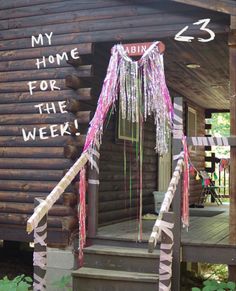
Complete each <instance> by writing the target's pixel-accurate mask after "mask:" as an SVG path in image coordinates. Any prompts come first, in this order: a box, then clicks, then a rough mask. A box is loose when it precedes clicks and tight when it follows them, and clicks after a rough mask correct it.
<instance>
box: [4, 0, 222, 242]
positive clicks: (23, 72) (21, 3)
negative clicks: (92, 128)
mask: <svg viewBox="0 0 236 291" xmlns="http://www.w3.org/2000/svg"><path fill="white" fill-rule="evenodd" d="M143 3H144V2H143V1H141V0H135V1H132V0H125V1H123V0H122V1H121V0H112V1H110V0H102V1H98V0H97V1H94V0H93V1H90V0H89V1H82V0H51V1H46V0H34V1H29V0H18V1H15V0H8V1H5V0H0V9H1V10H0V185H1V186H0V187H1V188H0V203H1V204H0V239H11V240H29V239H32V238H31V237H29V236H27V234H26V233H25V223H26V220H27V217H28V216H29V215H30V213H32V209H33V208H32V205H33V198H34V197H36V196H46V195H47V194H48V193H49V191H50V190H51V189H52V188H53V186H54V185H55V184H56V182H57V181H58V180H59V179H60V178H61V176H62V175H63V173H64V171H65V170H66V169H67V168H68V167H69V166H70V165H71V163H72V161H71V159H70V158H72V157H73V158H76V157H77V156H78V155H79V153H80V151H81V147H82V146H83V142H84V136H83V135H81V136H79V137H73V136H62V137H56V138H50V139H41V140H40V139H38V138H36V141H29V142H27V143H26V142H24V140H23V138H22V136H21V130H22V128H26V129H27V130H28V129H32V128H33V127H36V128H39V127H41V126H47V125H53V124H63V123H64V122H67V121H71V122H73V120H74V119H75V118H77V119H78V122H79V125H80V128H81V132H82V134H84V133H85V132H86V128H87V125H88V122H89V120H90V119H91V114H92V113H91V111H93V110H94V107H93V105H94V104H93V96H94V95H96V96H98V94H97V93H98V89H99V86H100V81H99V78H98V79H97V78H95V79H93V80H92V79H91V78H89V77H90V76H91V75H92V74H95V75H96V74H97V72H94V71H93V68H92V67H91V64H92V63H91V59H90V58H88V57H87V56H88V55H90V54H91V53H92V43H96V42H117V41H122V40H147V39H151V40H153V39H156V38H157V37H158V39H161V38H165V37H173V36H174V35H175V34H176V33H177V32H178V31H179V30H180V29H182V28H183V27H184V26H186V25H189V23H193V19H194V20H197V19H202V18H207V17H208V14H207V11H205V10H202V9H198V8H194V7H191V6H184V5H181V4H179V5H169V3H166V1H154V0H148V1H145V5H144V4H143ZM183 9H184V10H183ZM183 11H184V13H183ZM214 20H216V21H215V22H214V23H215V24H213V25H214V31H215V32H216V33H217V32H219V31H222V27H223V26H221V25H220V24H219V23H220V22H221V15H218V14H215V15H214ZM217 20H219V22H217ZM223 28H224V27H223ZM50 32H53V37H52V45H50V46H49V45H48V44H46V43H45V44H44V45H43V46H36V47H34V48H32V47H31V36H32V35H35V36H36V35H37V34H39V33H50ZM188 32H189V33H190V34H191V33H193V34H194V33H196V31H194V29H192V28H189V31H188ZM75 47H76V48H78V50H79V53H80V55H82V56H85V57H84V58H83V57H82V64H81V65H80V66H79V67H73V66H71V64H68V63H66V62H65V61H63V62H62V64H61V65H60V66H58V65H57V64H55V63H54V64H49V65H48V66H47V68H44V69H40V70H37V69H36V66H35V61H36V58H42V57H43V56H45V57H46V58H47V57H48V56H50V55H55V54H56V53H62V52H64V51H66V52H69V51H70V50H71V49H74V48H75ZM96 61H97V62H98V63H99V62H100V64H104V62H103V59H102V58H101V57H99V56H98V57H97V60H96ZM98 71H99V68H98ZM68 76H69V77H68ZM49 79H54V80H56V82H57V83H56V84H57V86H59V87H60V88H61V89H60V91H48V90H47V91H44V92H42V91H40V90H39V87H38V86H37V87H36V89H35V91H34V94H33V95H30V94H29V91H28V86H27V82H28V81H33V80H38V81H40V80H49ZM65 80H66V81H65ZM92 87H93V89H94V90H91V88H92ZM67 99H69V100H72V99H73V100H77V101H79V103H80V105H81V107H79V109H78V106H75V107H77V109H76V110H75V111H73V113H72V112H69V113H66V114H60V113H57V114H50V115H48V114H42V115H40V114H38V113H37V112H36V110H35V107H34V105H36V104H37V103H42V102H57V101H64V100H67ZM73 102H74V101H73ZM74 104H75V102H74ZM86 105H89V106H86ZM83 106H84V107H83ZM46 132H47V133H46V134H48V129H46ZM69 145H70V146H72V148H73V147H74V148H73V150H71V148H70V147H68V146H69ZM105 146H111V144H105ZM75 147H77V149H75ZM119 150H121V149H119ZM120 154H121V152H120ZM147 159H151V161H150V163H149V162H147V168H148V167H152V171H153V172H152V171H151V172H152V175H153V177H152V179H151V181H154V164H155V163H156V162H154V160H152V158H151V156H147ZM104 162H105V160H104V161H102V163H104ZM108 164H109V163H106V162H105V166H106V169H108ZM109 167H115V166H114V163H113V164H110V166H109ZM145 170H146V169H145V165H144V172H145ZM119 179H121V177H119ZM145 179H146V178H145ZM117 182H118V180H117ZM106 183H107V182H106V181H105V180H103V181H102V184H101V187H105V189H103V191H104V192H105V191H107V192H108V193H110V194H109V195H110V196H109V195H105V194H104V195H103V196H104V197H105V196H106V197H113V196H112V195H115V197H117V196H116V195H121V194H120V193H121V192H122V191H123V189H122V188H119V189H116V193H115V192H114V189H108V188H106V186H109V185H106ZM145 183H146V186H145V187H146V189H148V191H149V190H150V191H151V190H153V188H155V189H156V187H154V184H153V182H149V179H147V180H145ZM107 184H109V183H107ZM121 184H122V185H123V183H120V185H121ZM155 186H156V185H155ZM101 189H102V188H101ZM119 191H121V192H119ZM101 193H102V191H101ZM114 193H115V194H114ZM148 193H149V192H148ZM148 195H149V194H148ZM148 195H147V197H149V196H148ZM101 197H102V196H101ZM115 197H114V199H117V198H115ZM119 197H120V198H119V199H117V200H122V198H121V196H119ZM104 199H105V198H104ZM149 202H150V200H149V198H147V202H145V203H146V205H147V207H149V206H148V205H149ZM74 203H75V196H74V190H73V187H70V189H68V191H67V193H66V194H65V195H64V196H63V197H62V199H60V200H59V201H58V203H57V204H58V206H59V205H61V208H60V211H59V208H58V206H57V207H56V206H55V208H54V210H52V212H51V213H50V215H49V224H48V225H49V227H50V229H51V232H50V233H49V238H50V240H51V241H52V242H58V243H67V242H68V237H69V236H68V233H69V232H70V229H72V228H73V227H74V224H75V223H76V220H75V219H73V215H72V211H73V206H72V207H71V205H74ZM101 203H105V200H101ZM109 203H110V204H106V211H105V204H102V206H101V209H104V211H102V212H101V211H100V212H101V216H100V222H104V221H111V220H114V219H116V218H117V219H121V218H123V217H124V215H123V214H119V215H118V214H117V215H114V214H113V213H114V211H115V207H114V205H113V206H112V205H111V202H109ZM122 203H123V202H122ZM113 204H114V203H113ZM25 205H26V207H25V208H24V207H23V206H25ZM119 207H120V206H119ZM122 207H123V205H122ZM24 209H25V210H24ZM119 209H120V208H119ZM119 209H117V208H116V211H120V210H119ZM148 210H149V208H148ZM105 213H106V215H105ZM133 213H134V212H132V215H133ZM114 216H115V217H114ZM6 229H7V230H8V231H6Z"/></svg>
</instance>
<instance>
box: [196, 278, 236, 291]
mask: <svg viewBox="0 0 236 291" xmlns="http://www.w3.org/2000/svg"><path fill="white" fill-rule="evenodd" d="M203 285H204V287H203V288H202V289H200V288H197V287H193V288H192V291H226V290H227V291H236V284H235V283H234V282H218V281H216V280H206V281H204V282H203Z"/></svg>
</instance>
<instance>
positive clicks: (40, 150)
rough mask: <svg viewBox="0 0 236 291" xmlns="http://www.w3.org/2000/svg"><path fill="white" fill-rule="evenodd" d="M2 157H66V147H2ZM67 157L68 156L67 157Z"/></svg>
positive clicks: (0, 149) (0, 148)
mask: <svg viewBox="0 0 236 291" xmlns="http://www.w3.org/2000/svg"><path fill="white" fill-rule="evenodd" d="M0 157H1V158H64V157H65V156H64V147H47V149H46V150H45V147H21V148H20V147H0ZM65 158H66V157H65Z"/></svg>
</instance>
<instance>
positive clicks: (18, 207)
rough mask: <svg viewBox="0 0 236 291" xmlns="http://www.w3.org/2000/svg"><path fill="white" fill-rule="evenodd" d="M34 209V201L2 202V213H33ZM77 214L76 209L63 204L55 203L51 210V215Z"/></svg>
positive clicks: (0, 205) (0, 210) (0, 211)
mask: <svg viewBox="0 0 236 291" xmlns="http://www.w3.org/2000/svg"><path fill="white" fill-rule="evenodd" d="M33 211H34V204H33V203H14V202H0V213H19V214H20V213H23V214H31V213H33ZM75 214H76V213H75V209H73V208H71V207H68V206H63V205H54V206H53V207H52V209H51V210H50V211H49V215H51V216H69V215H73V216H74V215H75Z"/></svg>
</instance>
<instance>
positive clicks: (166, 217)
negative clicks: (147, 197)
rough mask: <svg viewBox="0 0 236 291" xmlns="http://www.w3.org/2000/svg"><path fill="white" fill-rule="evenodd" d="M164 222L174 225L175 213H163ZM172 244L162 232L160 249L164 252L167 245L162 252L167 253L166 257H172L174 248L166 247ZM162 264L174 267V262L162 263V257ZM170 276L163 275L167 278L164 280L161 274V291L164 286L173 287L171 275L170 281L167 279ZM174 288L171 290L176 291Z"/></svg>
mask: <svg viewBox="0 0 236 291" xmlns="http://www.w3.org/2000/svg"><path fill="white" fill-rule="evenodd" d="M162 220H163V221H166V222H168V223H171V224H173V223H174V213H173V212H164V213H163V218H162ZM171 231H172V230H171ZM172 243H173V241H172V239H171V238H170V237H169V236H168V235H167V234H166V233H164V232H163V231H162V233H161V247H160V249H161V250H162V244H164V245H165V248H164V249H163V250H162V251H163V252H164V253H165V255H167V256H170V257H172V254H173V248H172V247H170V248H167V247H166V246H167V245H169V246H170V245H172ZM160 263H161V264H163V265H165V266H167V267H170V268H171V267H172V262H171V261H168V260H165V261H161V256H160ZM163 269H164V268H163ZM169 274H171V272H170V273H168V272H165V273H164V274H162V275H163V277H164V278H165V279H164V280H163V279H162V275H161V274H160V281H159V284H160V285H159V290H160V291H162V290H164V289H163V288H161V287H162V286H163V285H164V286H166V287H168V286H171V285H172V284H171V275H170V279H166V278H168V275H169ZM172 283H173V282H172ZM174 288H175V286H173V288H171V289H170V290H175V289H174Z"/></svg>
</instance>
